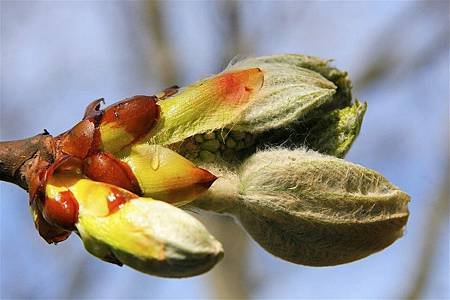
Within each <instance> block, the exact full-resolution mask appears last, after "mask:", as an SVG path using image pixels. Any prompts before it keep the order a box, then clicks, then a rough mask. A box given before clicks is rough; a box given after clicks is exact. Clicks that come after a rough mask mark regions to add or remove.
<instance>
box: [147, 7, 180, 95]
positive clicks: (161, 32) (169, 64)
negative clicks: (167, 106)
mask: <svg viewBox="0 0 450 300" xmlns="http://www.w3.org/2000/svg"><path fill="white" fill-rule="evenodd" d="M142 5H143V6H144V13H145V15H146V16H145V20H146V21H147V30H148V31H149V35H150V36H151V37H152V39H153V43H152V46H153V47H154V48H153V50H152V53H151V55H150V54H149V55H150V56H151V57H152V62H154V63H155V64H156V68H157V69H158V74H159V76H160V79H161V82H162V83H163V84H164V85H167V86H171V85H174V84H176V83H177V82H178V74H177V73H178V72H177V68H176V66H175V61H174V58H173V53H172V47H171V46H170V42H169V41H168V39H167V34H166V28H165V27H164V21H163V15H162V2H161V1H145V2H143V4H142Z"/></svg>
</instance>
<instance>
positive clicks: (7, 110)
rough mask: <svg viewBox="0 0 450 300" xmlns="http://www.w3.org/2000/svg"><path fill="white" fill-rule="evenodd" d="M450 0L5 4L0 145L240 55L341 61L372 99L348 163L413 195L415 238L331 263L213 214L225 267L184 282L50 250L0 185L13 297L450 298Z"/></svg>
mask: <svg viewBox="0 0 450 300" xmlns="http://www.w3.org/2000/svg"><path fill="white" fill-rule="evenodd" d="M449 13H450V12H449V2H448V1H426V2H425V1H424V2H421V1H373V2H370V1H354V2H326V1H320V2H309V1H290V2H281V1H273V2H271V1H265V2H237V1H227V2H225V1H223V2H222V1H206V2H202V1H195V2H189V1H164V2H155V1H57V2H56V1H55V2H46V1H39V2H27V1H17V2H15V1H1V27H0V29H1V139H2V140H11V139H20V138H25V137H28V136H31V135H34V134H37V133H39V132H42V130H43V129H44V128H45V129H47V130H48V131H49V132H50V133H52V134H58V133H60V132H62V131H64V130H67V129H68V128H70V127H72V126H73V125H74V124H75V123H76V122H77V121H78V120H80V118H81V116H82V114H83V111H84V108H85V106H86V105H87V104H88V103H89V102H90V101H91V100H93V99H97V98H100V97H104V98H105V99H106V101H107V104H111V103H112V102H115V101H118V100H120V99H122V98H125V97H129V96H132V95H136V94H149V95H152V94H154V93H156V92H158V91H160V90H162V89H163V88H165V87H168V86H170V85H173V84H178V85H180V86H181V85H185V84H188V83H190V82H192V81H195V80H197V79H200V78H202V77H205V76H208V75H210V74H213V73H216V72H218V71H220V70H222V69H223V68H224V67H225V66H226V65H227V63H228V61H229V60H231V59H232V58H233V57H235V56H241V57H246V56H256V55H268V54H276V53H303V54H310V55H315V56H320V57H322V58H333V59H335V61H334V65H335V66H337V67H339V68H341V69H344V70H347V71H349V74H350V77H351V79H352V80H353V84H354V95H355V96H356V97H358V98H359V99H361V100H364V101H367V102H368V111H367V114H366V117H365V121H364V123H363V126H362V130H361V134H360V136H359V138H358V139H357V141H356V142H355V144H354V145H353V148H352V150H351V151H350V153H349V154H348V155H347V157H346V159H347V160H349V161H352V162H356V163H359V164H362V165H364V166H366V167H369V168H372V169H375V170H377V171H379V172H381V173H382V174H383V175H384V176H386V177H387V178H388V179H389V180H391V181H392V182H393V183H394V184H396V185H398V186H399V187H400V188H401V189H403V190H404V191H406V192H408V193H409V194H410V195H411V198H412V201H411V203H410V212H411V216H410V219H409V222H408V226H407V230H406V233H405V236H404V237H403V238H401V239H400V240H398V241H397V242H396V243H394V244H393V245H392V246H391V247H389V248H387V249H385V250H384V251H382V252H380V253H377V254H374V255H372V256H370V257H368V258H366V259H363V260H360V261H357V262H354V263H350V264H346V265H342V266H337V267H329V268H312V267H304V266H300V265H295V264H291V263H288V262H285V261H283V260H280V259H278V258H276V257H273V256H272V255H270V254H268V253H267V252H265V251H264V250H263V249H262V248H260V247H259V246H258V245H257V244H256V243H255V242H254V241H252V240H251V239H250V238H249V237H248V236H247V235H246V234H245V232H244V231H243V230H241V229H240V227H239V226H238V225H235V224H234V223H233V221H232V220H231V219H227V218H218V217H212V216H205V217H201V220H202V222H204V223H205V224H206V225H207V227H208V229H209V230H210V231H211V232H212V233H213V234H214V235H215V236H216V237H217V238H218V239H219V240H220V241H222V242H223V244H224V247H225V253H226V254H225V258H224V259H223V260H222V262H221V263H220V264H219V265H217V266H216V268H214V269H213V270H212V271H210V272H209V273H207V274H204V275H202V276H198V277H194V278H190V279H183V280H174V279H161V278H156V277H151V276H148V275H145V274H141V273H139V272H136V271H133V270H131V269H129V268H127V267H123V268H119V267H117V266H115V265H112V264H107V263H104V262H101V261H100V260H98V259H96V258H94V257H92V256H90V255H89V254H88V253H87V252H86V251H85V250H84V248H83V246H82V244H81V242H80V240H79V239H78V237H77V236H75V235H73V236H72V237H71V238H70V239H69V240H68V241H66V242H64V243H60V244H58V245H57V246H54V245H47V244H46V243H45V242H44V240H43V239H41V238H40V237H39V235H38V233H37V232H36V230H35V229H34V226H33V223H32V220H31V216H30V214H29V210H28V198H27V194H26V193H25V191H23V190H21V189H19V188H18V187H16V186H13V185H11V184H6V183H3V182H2V183H0V188H1V201H0V217H1V219H0V234H1V247H0V251H1V253H0V259H1V260H0V264H1V265H0V276H1V279H0V283H1V286H0V288H1V294H0V296H1V298H3V299H6V298H105V299H106V298H107V299H111V298H219V297H221V298H233V299H247V298H248V299H261V298H347V299H348V298H378V299H380V298H411V299H415V298H427V299H437V298H442V299H444V298H448V297H449V278H450V276H449V269H450V264H449V226H448V225H449V207H448V206H449V195H448V188H449V186H448V184H449V178H448V170H449V165H448V160H449V148H448V147H449V140H448V139H449V98H450V95H449V34H450V33H449V27H450V25H449Z"/></svg>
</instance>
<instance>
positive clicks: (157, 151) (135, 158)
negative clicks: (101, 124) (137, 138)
mask: <svg viewBox="0 0 450 300" xmlns="http://www.w3.org/2000/svg"><path fill="white" fill-rule="evenodd" d="M122 161H123V162H124V163H126V164H127V165H128V166H130V168H131V170H132V172H133V174H134V176H136V179H137V181H138V182H139V187H140V190H141V191H142V195H144V196H145V197H151V198H154V199H158V200H162V201H165V202H169V203H172V204H175V205H178V206H179V205H183V204H186V203H188V202H190V201H192V200H194V199H195V198H196V197H198V195H200V194H201V193H203V192H205V191H206V190H208V188H209V187H210V186H211V184H212V183H213V182H214V181H215V180H216V179H217V177H216V176H214V175H213V174H211V173H210V172H208V171H207V170H204V169H202V168H198V167H196V166H195V165H194V164H193V163H192V162H190V161H189V160H187V159H186V158H184V157H183V156H181V155H180V154H178V153H176V152H174V151H172V150H170V149H168V148H165V147H162V146H159V145H148V144H140V145H135V146H133V147H131V148H130V149H129V151H127V152H123V153H122Z"/></svg>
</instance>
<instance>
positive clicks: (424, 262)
mask: <svg viewBox="0 0 450 300" xmlns="http://www.w3.org/2000/svg"><path fill="white" fill-rule="evenodd" d="M448 182H449V174H448V168H447V174H446V175H445V176H444V181H443V183H442V184H441V190H440V194H439V195H438V198H437V199H436V201H435V202H434V204H435V206H434V207H433V208H432V209H431V210H430V214H429V216H428V219H427V223H426V229H425V234H424V236H425V239H424V241H423V249H422V254H421V257H420V259H419V263H418V267H417V274H416V276H415V279H414V280H413V281H412V285H411V290H410V291H409V292H408V295H407V297H406V298H407V299H419V298H420V297H421V296H422V294H423V290H424V288H425V286H426V283H427V279H428V278H429V274H430V269H431V266H432V261H433V258H434V256H435V253H436V248H437V243H438V241H439V238H440V235H441V232H442V229H443V227H444V226H446V225H447V224H448V212H449V188H448Z"/></svg>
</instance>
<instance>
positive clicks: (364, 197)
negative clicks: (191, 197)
mask: <svg viewBox="0 0 450 300" xmlns="http://www.w3.org/2000/svg"><path fill="white" fill-rule="evenodd" d="M205 197H206V198H207V199H206V201H204V200H199V201H196V202H194V205H196V206H197V207H200V208H203V209H211V210H214V211H216V212H220V213H223V212H225V213H230V214H233V215H234V216H236V218H237V219H238V220H239V222H240V223H241V224H242V225H243V227H244V228H245V229H246V230H247V231H248V232H249V233H250V235H251V236H252V237H253V238H254V239H255V240H256V241H257V242H258V243H259V244H260V245H261V246H262V247H264V248H265V249H266V250H267V251H269V252H270V253H272V254H274V255H275V256H278V257H280V258H283V259H285V260H288V261H291V262H294V263H298V264H303V265H311V266H330V265H337V264H343V263H347V262H351V261H354V260H358V259H361V258H363V257H366V256H368V255H370V254H372V253H375V252H377V251H380V250H382V249H384V248H385V247H387V246H389V245H390V244H392V243H393V242H394V241H395V240H396V239H398V238H399V237H401V236H402V233H403V228H404V226H405V224H406V222H407V220H408V215H409V214H408V207H407V204H408V201H409V196H408V195H407V194H405V193H404V192H402V191H401V190H399V189H398V188H397V187H396V186H394V185H392V184H391V183H390V182H389V181H388V180H387V179H386V178H384V177H383V176H382V175H380V174H379V173H377V172H375V171H372V170H369V169H367V168H364V167H362V166H360V165H356V164H353V163H350V162H346V161H344V160H342V159H338V158H335V157H331V156H325V155H321V154H319V153H316V152H313V151H308V152H307V151H305V150H302V149H299V150H270V151H263V152H259V153H256V154H255V155H253V156H252V157H250V158H249V159H248V160H247V161H246V162H245V163H244V164H243V165H242V167H241V169H240V171H238V173H237V175H234V179H233V175H230V174H225V175H224V176H223V178H222V179H221V180H219V181H218V182H216V184H215V185H214V184H213V186H212V187H211V189H210V190H209V191H208V192H207V193H206V194H205ZM204 199H205V198H204Z"/></svg>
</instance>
